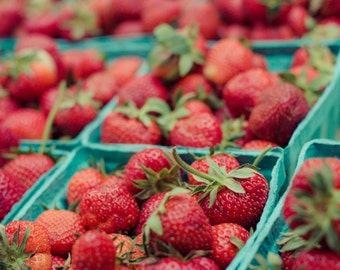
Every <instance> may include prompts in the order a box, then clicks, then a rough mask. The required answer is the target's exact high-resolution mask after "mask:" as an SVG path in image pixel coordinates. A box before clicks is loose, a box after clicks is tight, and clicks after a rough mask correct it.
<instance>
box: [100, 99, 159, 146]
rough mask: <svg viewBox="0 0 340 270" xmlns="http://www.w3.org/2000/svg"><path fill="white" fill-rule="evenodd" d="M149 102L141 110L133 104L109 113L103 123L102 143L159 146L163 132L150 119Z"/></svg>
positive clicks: (119, 107)
mask: <svg viewBox="0 0 340 270" xmlns="http://www.w3.org/2000/svg"><path fill="white" fill-rule="evenodd" d="M150 104H151V100H149V101H148V102H147V103H146V104H145V105H144V106H143V107H142V108H141V109H137V108H136V106H134V104H133V103H128V104H126V105H124V106H118V107H116V108H115V109H114V110H113V111H111V112H110V113H108V114H107V115H106V116H105V118H104V120H103V123H102V126H101V133H100V141H101V142H102V143H130V144H159V143H160V141H161V139H162V132H161V129H160V127H159V126H158V124H157V123H156V121H155V120H153V119H151V118H150V115H149V114H148V113H149V112H148V110H149V109H151V111H152V105H151V106H150Z"/></svg>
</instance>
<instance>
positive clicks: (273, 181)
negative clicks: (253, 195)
mask: <svg viewBox="0 0 340 270" xmlns="http://www.w3.org/2000/svg"><path fill="white" fill-rule="evenodd" d="M149 147H152V146H149ZM136 151H137V150H136V149H131V148H127V149H123V148H121V149H120V148H116V149H110V148H106V149H102V148H100V149H99V148H96V147H78V148H76V149H74V150H73V151H71V152H70V154H69V155H68V156H67V158H66V159H65V160H64V162H63V163H62V164H61V166H59V167H58V168H57V169H56V170H55V171H54V173H53V175H50V176H49V177H46V178H45V180H44V181H40V182H39V183H38V184H37V185H35V187H34V188H33V189H32V190H30V192H29V194H27V196H25V198H24V199H23V200H22V201H20V203H19V204H18V205H17V206H16V207H15V209H14V210H13V211H12V212H11V214H10V215H8V216H7V217H6V219H5V220H4V224H7V223H8V222H10V221H13V220H32V221H34V220H35V219H36V218H37V217H38V215H39V214H40V213H42V212H43V211H44V208H43V206H42V203H43V204H45V205H47V206H48V207H49V208H53V207H55V206H57V207H59V208H62V209H65V208H66V207H67V202H66V191H67V187H68V183H69V180H70V178H71V177H72V175H73V174H74V173H75V172H77V171H78V170H80V169H82V168H86V167H89V160H90V159H92V160H95V161H99V160H100V159H103V160H104V161H105V166H106V170H107V171H108V172H110V171H112V170H114V169H115V168H117V167H119V166H121V165H123V164H126V163H127V161H128V160H129V159H130V157H131V156H132V155H133V154H134V153H136ZM178 152H179V154H180V155H181V157H182V158H183V159H184V160H185V161H186V162H188V163H191V162H192V161H193V157H192V155H190V154H189V153H188V152H187V151H185V150H183V149H182V150H180V149H179V151H178ZM228 153H231V154H234V155H235V156H236V158H237V159H238V160H239V162H240V163H241V164H247V163H253V162H254V160H255V159H256V157H257V156H258V155H259V152H258V151H242V150H237V149H235V150H231V151H228ZM192 154H195V155H197V156H204V155H207V154H209V151H208V150H204V149H202V150H196V151H195V152H192ZM258 166H259V168H260V172H261V173H262V174H263V175H264V176H265V177H266V179H267V180H268V182H269V186H270V192H269V198H268V201H267V203H266V206H265V208H264V210H263V214H262V216H261V219H260V221H259V222H258V224H257V227H256V229H255V232H254V234H253V235H252V236H251V237H250V238H249V240H248V242H247V244H246V245H245V247H244V248H243V249H242V250H241V251H240V252H239V254H238V255H237V257H236V258H235V259H234V261H233V263H232V264H231V265H230V267H228V269H238V268H237V267H238V265H239V264H240V263H241V262H242V261H243V260H244V257H246V256H248V255H247V254H248V252H249V249H252V245H253V243H254V241H255V239H256V238H257V236H258V234H259V233H261V231H262V227H263V226H264V225H265V223H266V221H267V218H268V217H269V215H270V214H271V213H272V211H273V209H274V207H275V205H276V204H277V201H278V200H279V197H280V196H279V193H280V189H281V186H282V184H283V182H284V179H285V171H284V164H283V155H282V151H280V149H276V150H272V151H270V152H268V153H266V155H265V156H264V158H263V159H262V161H261V162H260V163H259V165H258Z"/></svg>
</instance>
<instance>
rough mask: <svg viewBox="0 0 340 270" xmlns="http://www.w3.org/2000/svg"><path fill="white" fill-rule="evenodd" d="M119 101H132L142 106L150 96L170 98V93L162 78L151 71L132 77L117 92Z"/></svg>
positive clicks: (122, 102) (121, 102)
mask: <svg viewBox="0 0 340 270" xmlns="http://www.w3.org/2000/svg"><path fill="white" fill-rule="evenodd" d="M117 98H118V103H119V104H121V105H122V104H124V103H125V102H127V101H132V102H134V104H135V105H136V106H137V108H141V107H142V106H143V105H144V104H145V103H146V101H147V100H148V99H149V98H160V99H162V100H164V101H167V99H168V93H167V89H166V88H165V86H164V85H163V84H162V82H161V80H160V79H159V78H157V77H156V76H155V75H153V74H151V73H147V74H144V75H141V76H138V77H134V78H132V79H131V80H130V81H129V82H128V83H127V84H125V85H124V86H123V87H122V88H121V89H120V90H119V91H118V94H117Z"/></svg>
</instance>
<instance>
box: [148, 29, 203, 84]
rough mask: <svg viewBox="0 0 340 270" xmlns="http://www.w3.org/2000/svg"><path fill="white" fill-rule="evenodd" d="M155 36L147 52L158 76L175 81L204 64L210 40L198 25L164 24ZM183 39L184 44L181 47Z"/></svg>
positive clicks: (149, 61) (155, 31) (151, 65)
mask: <svg viewBox="0 0 340 270" xmlns="http://www.w3.org/2000/svg"><path fill="white" fill-rule="evenodd" d="M154 36H155V38H156V44H155V46H154V47H153V48H152V49H151V51H150V52H149V54H148V64H149V66H150V68H151V70H152V72H153V73H154V74H155V75H156V76H157V77H159V78H161V79H164V80H166V81H175V80H177V79H179V78H181V77H184V76H185V75H187V74H189V73H190V72H191V71H193V72H194V71H195V69H198V68H200V67H201V66H202V65H203V63H204V60H205V53H206V46H207V44H206V39H205V38H204V37H203V36H202V35H201V34H200V33H199V29H198V27H197V26H196V25H188V26H186V27H184V28H181V29H175V28H173V27H172V26H170V25H168V24H161V25H159V26H157V28H155V30H154ZM182 43H183V44H185V46H180V47H179V46H178V44H182ZM195 72H197V71H195Z"/></svg>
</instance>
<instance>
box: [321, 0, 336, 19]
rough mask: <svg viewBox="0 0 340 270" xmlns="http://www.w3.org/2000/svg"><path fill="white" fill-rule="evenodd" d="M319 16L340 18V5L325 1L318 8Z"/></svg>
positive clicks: (334, 1)
mask: <svg viewBox="0 0 340 270" xmlns="http://www.w3.org/2000/svg"><path fill="white" fill-rule="evenodd" d="M317 14H318V16H320V17H321V18H327V17H333V16H334V17H338V16H339V14H340V5H339V2H338V1H336V0H325V1H324V2H322V3H321V5H319V6H318V10H317Z"/></svg>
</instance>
